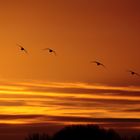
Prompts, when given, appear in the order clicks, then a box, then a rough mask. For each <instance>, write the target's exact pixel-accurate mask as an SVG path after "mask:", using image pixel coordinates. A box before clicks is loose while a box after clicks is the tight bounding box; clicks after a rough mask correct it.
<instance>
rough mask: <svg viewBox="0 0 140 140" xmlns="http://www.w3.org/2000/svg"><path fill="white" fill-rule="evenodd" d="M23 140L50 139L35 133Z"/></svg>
mask: <svg viewBox="0 0 140 140" xmlns="http://www.w3.org/2000/svg"><path fill="white" fill-rule="evenodd" d="M25 140H50V137H49V135H47V134H39V133H35V134H31V135H28V136H27V138H25Z"/></svg>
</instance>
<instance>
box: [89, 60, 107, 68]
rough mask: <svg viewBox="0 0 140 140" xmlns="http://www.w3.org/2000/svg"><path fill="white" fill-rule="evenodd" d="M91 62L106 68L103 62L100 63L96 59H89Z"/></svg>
mask: <svg viewBox="0 0 140 140" xmlns="http://www.w3.org/2000/svg"><path fill="white" fill-rule="evenodd" d="M91 63H95V64H96V65H97V66H103V67H104V68H106V67H105V65H104V64H102V63H100V62H98V61H91Z"/></svg>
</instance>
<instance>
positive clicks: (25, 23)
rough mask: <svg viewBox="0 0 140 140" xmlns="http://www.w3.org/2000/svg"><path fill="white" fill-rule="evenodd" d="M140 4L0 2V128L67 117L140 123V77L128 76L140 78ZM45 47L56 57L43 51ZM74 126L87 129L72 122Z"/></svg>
mask: <svg viewBox="0 0 140 140" xmlns="http://www.w3.org/2000/svg"><path fill="white" fill-rule="evenodd" d="M139 5H140V2H139V0H70V1H69V0H20V1H19V0H1V1H0V19H1V21H0V46H1V47H0V57H1V59H0V64H1V65H0V66H1V72H0V78H1V81H0V84H1V85H0V100H1V103H0V123H8V124H25V123H42V122H46V121H47V122H57V123H58V122H61V123H65V119H66V118H67V117H69V116H71V117H72V118H73V117H78V118H79V120H80V118H81V117H84V118H88V119H87V121H85V122H90V121H89V118H90V119H93V118H119V119H122V118H124V119H136V118H137V119H140V117H139V116H140V110H139V108H140V104H139V103H140V94H139V93H140V78H139V77H137V76H131V75H129V73H127V72H126V71H127V70H128V69H131V70H134V71H136V72H138V73H140V63H139V60H140V57H139V52H140V47H139V46H140V42H139V37H140V18H139V17H140V8H139ZM16 43H18V44H21V45H23V46H24V47H25V48H26V49H27V50H28V52H29V54H28V55H26V54H24V53H22V52H20V51H19V48H18V47H17V46H16ZM46 47H49V48H53V49H55V50H56V52H57V56H56V57H55V56H53V55H50V54H48V52H43V51H42V49H43V48H46ZM91 60H99V61H101V62H102V63H104V64H105V65H106V67H107V69H104V68H102V67H96V65H94V64H93V65H92V64H91V63H90V61H91ZM71 99H73V100H72V102H71ZM37 110H38V111H37ZM11 115H15V116H14V117H13V116H11ZM34 115H35V116H34ZM4 116H9V117H7V118H8V119H5V118H4ZM27 116H28V117H29V118H28V117H27ZM30 116H31V117H30ZM55 117H56V118H55ZM65 117H66V118H65ZM60 118H61V119H60ZM72 118H71V119H72ZM71 119H70V120H71ZM66 120H67V119H66ZM75 122H76V123H81V121H75V120H73V119H72V120H71V121H70V123H75ZM82 122H83V121H82ZM136 128H139V124H138V125H137V126H136Z"/></svg>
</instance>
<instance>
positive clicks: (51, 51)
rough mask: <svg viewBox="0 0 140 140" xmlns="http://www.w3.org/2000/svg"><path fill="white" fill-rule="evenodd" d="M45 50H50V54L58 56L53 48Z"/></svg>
mask: <svg viewBox="0 0 140 140" xmlns="http://www.w3.org/2000/svg"><path fill="white" fill-rule="evenodd" d="M43 50H48V52H49V53H53V54H54V55H56V52H55V50H53V49H51V48H45V49H43Z"/></svg>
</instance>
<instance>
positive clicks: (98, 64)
mask: <svg viewBox="0 0 140 140" xmlns="http://www.w3.org/2000/svg"><path fill="white" fill-rule="evenodd" d="M17 46H18V47H19V48H20V50H21V51H23V52H25V53H28V51H27V50H26V49H25V48H24V47H23V46H21V45H20V44H17ZM43 50H44V51H48V52H49V53H53V54H54V55H56V51H55V50H53V49H51V48H44V49H43ZM91 63H94V64H96V65H97V66H102V67H104V68H106V66H105V65H104V64H103V63H101V62H98V61H91ZM127 72H129V73H130V74H131V75H136V76H140V74H138V73H136V72H135V71H132V70H128V71H127Z"/></svg>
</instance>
